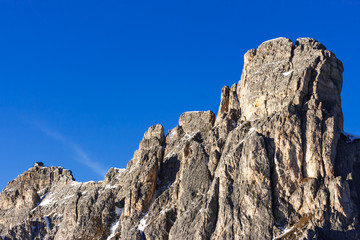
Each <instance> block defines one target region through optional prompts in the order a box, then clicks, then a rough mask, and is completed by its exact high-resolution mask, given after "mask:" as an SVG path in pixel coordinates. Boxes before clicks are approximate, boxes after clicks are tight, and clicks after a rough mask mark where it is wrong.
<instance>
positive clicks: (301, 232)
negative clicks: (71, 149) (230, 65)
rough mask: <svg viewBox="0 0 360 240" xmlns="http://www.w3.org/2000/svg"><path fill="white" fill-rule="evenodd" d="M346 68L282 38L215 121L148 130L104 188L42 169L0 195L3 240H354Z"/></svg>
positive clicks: (355, 167) (356, 149) (357, 181)
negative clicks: (344, 102) (345, 130)
mask: <svg viewBox="0 0 360 240" xmlns="http://www.w3.org/2000/svg"><path fill="white" fill-rule="evenodd" d="M343 70H344V69H343V66H342V63H341V62H340V61H339V60H338V59H337V58H336V57H335V55H334V54H333V53H332V52H330V51H328V50H327V49H326V48H325V47H324V46H323V45H322V44H321V43H319V42H318V41H316V40H314V39H311V38H300V39H297V41H296V42H295V43H294V42H292V41H291V40H289V39H287V38H278V39H273V40H270V41H266V42H264V43H262V44H261V45H260V46H259V47H258V48H257V49H251V50H249V51H248V52H247V53H246V54H245V56H244V69H243V73H242V76H241V80H240V81H239V82H238V83H235V84H233V85H232V86H231V87H228V86H225V87H223V89H222V90H221V97H220V106H219V110H218V113H217V115H216V116H215V114H214V113H213V112H211V111H197V112H185V113H183V114H182V115H181V116H180V119H179V125H178V126H176V127H175V128H173V129H171V130H169V132H168V134H167V135H166V136H165V133H164V128H163V127H162V126H161V125H160V124H158V125H155V126H152V127H150V128H149V129H148V131H147V132H146V133H145V134H144V137H143V139H142V141H141V142H140V144H139V149H138V150H137V151H135V153H134V157H133V158H132V159H131V160H130V161H129V163H128V165H127V168H126V169H116V168H111V169H110V170H109V172H108V173H107V175H106V176H105V179H104V181H102V182H87V183H79V182H76V181H75V179H74V178H73V177H72V174H71V172H70V171H69V170H65V169H62V168H57V167H44V166H43V164H41V163H36V164H35V165H34V166H33V167H32V168H30V169H29V170H28V171H26V172H25V173H23V174H21V175H20V176H18V177H17V178H16V179H15V180H13V181H12V182H10V183H9V184H8V185H7V186H6V188H5V189H4V190H3V191H2V193H1V195H0V235H1V236H3V239H20V238H23V239H113V240H115V239H359V238H360V235H359V214H360V212H359V207H360V195H359V194H360V187H359V186H360V175H359V172H360V141H359V140H358V139H356V138H351V140H349V135H346V134H345V133H343V132H342V131H343V115H342V110H341V100H340V92H341V87H342V72H343Z"/></svg>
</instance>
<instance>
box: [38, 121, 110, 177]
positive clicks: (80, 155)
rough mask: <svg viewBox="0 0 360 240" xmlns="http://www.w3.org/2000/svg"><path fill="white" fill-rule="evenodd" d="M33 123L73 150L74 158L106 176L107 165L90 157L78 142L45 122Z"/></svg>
mask: <svg viewBox="0 0 360 240" xmlns="http://www.w3.org/2000/svg"><path fill="white" fill-rule="evenodd" d="M32 124H33V125H34V126H36V127H37V128H38V129H39V130H40V131H41V132H43V133H44V134H45V135H47V136H48V137H50V138H52V139H53V140H56V141H58V142H60V143H61V144H62V145H64V146H65V147H67V148H69V149H70V150H72V151H73V153H74V154H75V158H74V160H75V161H77V162H79V163H81V164H83V165H85V166H87V167H89V168H90V169H91V170H93V171H94V172H95V173H97V174H98V175H100V176H102V177H104V176H105V174H106V172H107V170H106V169H105V167H104V166H102V164H101V163H99V162H97V161H94V160H92V159H91V158H89V156H88V154H87V153H86V152H85V151H84V150H83V149H82V148H81V147H80V146H79V145H78V144H76V143H74V142H73V141H71V140H69V139H68V138H66V137H65V136H64V135H62V134H61V133H59V132H57V131H55V130H53V129H50V128H48V127H46V126H45V125H44V124H41V123H39V122H32Z"/></svg>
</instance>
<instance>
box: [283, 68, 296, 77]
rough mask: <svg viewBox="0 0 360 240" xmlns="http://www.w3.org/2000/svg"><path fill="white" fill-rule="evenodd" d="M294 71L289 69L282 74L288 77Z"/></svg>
mask: <svg viewBox="0 0 360 240" xmlns="http://www.w3.org/2000/svg"><path fill="white" fill-rule="evenodd" d="M292 72H294V70H291V71H288V72H283V73H281V75H283V76H284V77H286V76H289V75H290V74H291V73H292Z"/></svg>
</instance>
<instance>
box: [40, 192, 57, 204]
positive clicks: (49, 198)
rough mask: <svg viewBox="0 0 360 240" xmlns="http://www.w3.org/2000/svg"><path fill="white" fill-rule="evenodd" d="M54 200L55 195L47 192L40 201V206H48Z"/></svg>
mask: <svg viewBox="0 0 360 240" xmlns="http://www.w3.org/2000/svg"><path fill="white" fill-rule="evenodd" d="M53 201H54V195H53V194H46V195H45V196H44V198H43V200H42V201H41V202H40V204H39V206H46V205H49V204H52V203H53Z"/></svg>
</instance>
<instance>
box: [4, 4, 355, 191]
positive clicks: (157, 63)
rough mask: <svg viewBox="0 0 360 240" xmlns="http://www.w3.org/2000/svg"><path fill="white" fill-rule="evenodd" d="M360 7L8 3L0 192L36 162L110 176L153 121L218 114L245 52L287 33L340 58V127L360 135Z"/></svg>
mask: <svg viewBox="0 0 360 240" xmlns="http://www.w3.org/2000/svg"><path fill="white" fill-rule="evenodd" d="M359 12H360V0H339V1H332V0H330V1H329V0H328V1H234V0H223V1H211V0H210V1H209V0H207V1H187V0H183V1H172V0H167V1H150V0H148V1H134V0H131V1H130V0H121V1H112V0H109V1H92V0H86V1H81V0H78V1H73V0H71V1H70V0H61V1H58V0H51V1H49V0H39V1H29V0H26V1H25V0H24V1H18V0H0V83H1V84H0V114H1V115H0V159H1V168H0V188H1V189H2V188H3V187H5V185H6V183H7V182H8V181H11V180H12V179H14V178H15V177H16V176H17V175H18V174H20V173H22V172H24V171H25V170H27V169H28V168H30V167H31V166H32V165H33V163H34V162H36V161H43V162H44V163H45V165H47V166H49V165H55V166H63V167H64V168H67V169H71V170H72V171H73V173H74V176H75V178H76V179H77V180H79V181H88V180H102V179H103V175H104V173H105V172H106V171H107V170H108V168H110V167H111V166H114V167H125V166H126V164H127V162H128V161H129V160H130V159H131V157H132V155H133V152H134V151H135V150H136V149H137V147H138V144H139V142H140V140H141V139H142V136H143V134H144V132H145V131H146V130H147V128H148V127H149V126H151V125H153V124H157V123H161V124H163V125H164V127H165V129H167V130H168V129H170V128H173V127H175V126H176V125H177V122H178V118H179V116H180V114H181V113H182V112H184V111H189V110H213V111H214V112H217V109H218V105H219V98H220V90H221V87H222V86H224V85H232V84H233V83H235V82H238V80H239V79H240V76H241V71H242V66H243V54H244V53H245V52H246V51H247V50H248V49H250V48H256V47H257V46H258V45H259V44H261V42H263V41H265V40H268V39H272V38H276V37H280V36H283V37H288V38H290V39H292V40H295V39H296V38H298V37H313V38H315V39H317V40H319V41H320V42H322V43H323V44H324V45H325V46H326V47H327V48H328V49H329V50H331V51H333V52H334V53H335V54H336V56H337V57H338V58H339V59H340V60H341V61H342V62H343V63H344V67H345V72H344V84H343V92H342V105H343V112H344V118H345V125H344V128H345V131H348V132H351V133H354V134H357V135H360V125H359V124H358V119H359V115H360V111H359V93H360V77H359V60H358V58H359V56H360V49H359V45H360V42H359V39H360V27H359V26H360V14H359Z"/></svg>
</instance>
